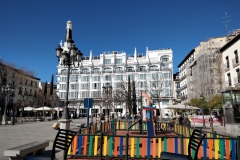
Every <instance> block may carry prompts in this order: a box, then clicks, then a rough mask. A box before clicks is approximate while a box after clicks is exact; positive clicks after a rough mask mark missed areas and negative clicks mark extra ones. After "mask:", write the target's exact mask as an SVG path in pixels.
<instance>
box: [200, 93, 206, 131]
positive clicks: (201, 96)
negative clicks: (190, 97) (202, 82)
mask: <svg viewBox="0 0 240 160" xmlns="http://www.w3.org/2000/svg"><path fill="white" fill-rule="evenodd" d="M200 98H201V100H203V99H204V96H203V93H201V95H200ZM202 122H203V127H206V125H205V120H204V112H203V105H202Z"/></svg>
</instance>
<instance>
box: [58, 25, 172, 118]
mask: <svg viewBox="0 0 240 160" xmlns="http://www.w3.org/2000/svg"><path fill="white" fill-rule="evenodd" d="M67 25H68V27H67V34H66V41H67V40H69V39H70V40H72V28H71V27H69V26H71V22H70V21H68V22H67ZM60 46H61V47H62V49H63V50H68V49H67V47H66V46H67V45H66V42H64V44H62V43H60ZM60 64H61V61H60V62H59V65H58V66H57V68H58V73H57V94H58V96H59V98H60V100H62V101H64V100H65V98H66V79H67V68H64V66H61V65H60ZM156 73H157V74H158V75H159V77H161V81H163V82H164V89H163V90H162V92H161V97H162V98H161V103H160V106H161V107H164V106H167V105H168V103H169V100H170V99H171V97H173V90H172V88H173V61H172V50H171V49H170V48H167V49H159V50H149V49H148V47H147V48H146V53H145V54H139V53H137V49H136V48H135V50H134V52H133V56H129V54H127V53H126V52H124V51H121V52H119V51H111V52H103V53H101V54H99V55H98V56H93V53H92V51H90V54H89V56H83V58H82V61H81V64H80V67H78V68H74V67H72V68H71V72H70V86H69V88H70V90H69V100H70V101H75V102H76V103H74V105H73V107H74V108H76V109H77V110H78V113H80V114H82V113H86V112H85V110H84V109H83V103H81V101H82V100H83V99H84V98H89V97H90V98H93V99H94V100H95V99H96V100H97V99H99V98H100V97H101V95H102V90H103V89H102V87H104V86H106V84H107V83H109V84H110V85H111V86H112V90H113V92H112V94H113V95H114V94H116V93H117V90H118V89H119V86H120V84H121V83H123V82H127V80H128V77H130V79H131V80H134V81H135V83H136V86H137V87H136V93H137V98H139V97H140V93H141V92H144V93H145V92H146V93H147V94H148V95H149V91H150V90H149V88H151V87H150V86H151V85H152V83H153V76H154V75H156ZM144 95H146V94H144ZM149 97H151V95H149V96H145V98H146V101H147V99H148V100H149ZM113 101H114V100H113ZM143 101H144V102H146V101H145V100H143ZM148 103H149V102H148ZM153 103H154V105H155V106H156V107H157V108H158V107H159V106H158V103H156V102H155V101H154V100H153ZM101 106H102V109H103V112H105V111H104V109H105V106H104V105H100V104H97V103H94V108H95V109H96V112H97V113H101V112H102V111H101ZM112 106H114V107H113V108H112V109H111V110H110V111H114V110H115V111H117V112H121V113H122V114H124V115H125V113H126V109H125V104H122V105H119V104H114V102H113V104H112Z"/></svg>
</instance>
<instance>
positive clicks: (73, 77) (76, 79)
mask: <svg viewBox="0 0 240 160" xmlns="http://www.w3.org/2000/svg"><path fill="white" fill-rule="evenodd" d="M70 82H78V75H72V76H71V79H70Z"/></svg>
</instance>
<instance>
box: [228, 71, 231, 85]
mask: <svg viewBox="0 0 240 160" xmlns="http://www.w3.org/2000/svg"><path fill="white" fill-rule="evenodd" d="M227 76H228V86H232V82H231V75H230V73H228V74H227Z"/></svg>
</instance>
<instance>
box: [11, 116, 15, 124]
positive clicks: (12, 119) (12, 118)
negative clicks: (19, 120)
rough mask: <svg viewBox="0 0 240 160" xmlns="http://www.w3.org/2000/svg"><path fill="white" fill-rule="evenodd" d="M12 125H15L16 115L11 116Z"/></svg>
mask: <svg viewBox="0 0 240 160" xmlns="http://www.w3.org/2000/svg"><path fill="white" fill-rule="evenodd" d="M11 125H15V121H14V117H11Z"/></svg>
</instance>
